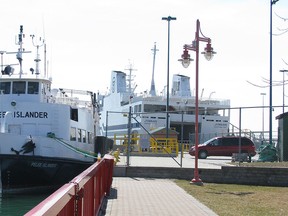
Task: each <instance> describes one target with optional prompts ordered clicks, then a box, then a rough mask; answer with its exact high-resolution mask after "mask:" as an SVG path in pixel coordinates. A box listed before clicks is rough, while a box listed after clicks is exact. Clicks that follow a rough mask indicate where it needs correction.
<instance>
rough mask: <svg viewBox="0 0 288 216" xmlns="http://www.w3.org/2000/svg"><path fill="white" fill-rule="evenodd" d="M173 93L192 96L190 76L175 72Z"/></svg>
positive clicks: (174, 94)
mask: <svg viewBox="0 0 288 216" xmlns="http://www.w3.org/2000/svg"><path fill="white" fill-rule="evenodd" d="M172 95H173V96H180V97H191V89H190V77H188V76H184V75H179V74H174V75H173V85H172Z"/></svg>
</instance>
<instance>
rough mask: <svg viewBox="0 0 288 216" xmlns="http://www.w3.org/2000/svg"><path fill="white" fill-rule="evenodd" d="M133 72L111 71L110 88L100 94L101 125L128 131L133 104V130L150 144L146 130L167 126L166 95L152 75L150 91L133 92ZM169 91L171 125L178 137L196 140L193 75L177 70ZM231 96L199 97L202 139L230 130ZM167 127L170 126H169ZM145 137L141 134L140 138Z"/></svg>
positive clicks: (107, 131)
mask: <svg viewBox="0 0 288 216" xmlns="http://www.w3.org/2000/svg"><path fill="white" fill-rule="evenodd" d="M131 71H132V70H130V74H128V75H126V73H124V72H122V71H112V73H111V83H110V91H109V93H108V94H106V95H98V98H99V104H100V113H101V120H100V128H101V133H102V135H103V136H107V137H111V138H113V137H114V136H115V135H118V136H121V135H123V134H126V135H127V131H128V128H127V125H128V118H127V116H128V115H127V114H128V112H129V107H130V106H131V111H132V112H131V113H132V117H133V118H132V120H131V127H130V129H131V134H138V135H140V141H139V142H140V143H139V144H140V146H141V147H142V148H145V149H146V148H147V147H149V143H148V139H147V131H148V132H150V131H153V130H155V129H157V128H161V127H166V124H167V121H166V118H167V112H166V106H167V95H166V94H165V93H164V94H163V93H162V94H161V95H157V94H156V91H155V84H154V81H153V77H152V84H151V91H150V92H149V93H146V94H137V93H135V92H134V90H135V88H133V86H132V84H131V80H132V78H131ZM170 92H171V94H170V95H169V108H168V113H169V117H168V128H171V129H173V130H176V131H177V132H178V140H179V141H180V140H183V141H184V142H189V143H190V144H192V145H193V144H194V139H195V96H193V95H192V93H191V88H190V78H189V77H188V76H184V75H180V74H174V75H173V80H172V89H171V91H170ZM229 108H230V100H219V99H212V98H211V95H210V96H209V98H202V97H200V98H199V142H201V143H202V142H204V141H206V140H208V139H210V138H212V137H214V136H219V135H226V134H227V133H228V132H229V131H228V130H229V118H230V116H229V114H230V113H229ZM166 128H167V127H166ZM141 137H142V138H141Z"/></svg>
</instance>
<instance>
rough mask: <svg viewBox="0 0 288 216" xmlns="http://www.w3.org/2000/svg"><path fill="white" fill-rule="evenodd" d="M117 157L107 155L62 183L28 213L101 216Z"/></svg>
mask: <svg viewBox="0 0 288 216" xmlns="http://www.w3.org/2000/svg"><path fill="white" fill-rule="evenodd" d="M113 167H114V157H113V156H111V155H105V156H104V158H102V159H101V160H100V161H99V162H96V163H94V164H93V165H92V166H90V167H89V168H88V169H86V170H85V171H83V172H82V173H81V174H79V175H78V176H76V177H75V178H74V179H73V180H72V181H70V182H69V183H67V184H65V185H63V186H62V187H61V188H59V189H58V190H57V191H55V192H54V193H53V194H51V195H50V196H49V197H48V198H46V199H45V200H44V201H42V202H41V203H39V204H38V205H37V206H35V207H34V208H33V209H32V210H30V211H29V212H27V213H26V214H25V216H32V215H33V216H35V215H41V216H42V215H43V216H45V215H47V216H51V215H57V216H66V215H71V216H72V215H75V216H76V215H77V216H82V215H83V216H85V215H98V213H99V211H100V207H101V204H102V202H103V200H104V197H105V195H109V193H110V188H111V185H112V176H113Z"/></svg>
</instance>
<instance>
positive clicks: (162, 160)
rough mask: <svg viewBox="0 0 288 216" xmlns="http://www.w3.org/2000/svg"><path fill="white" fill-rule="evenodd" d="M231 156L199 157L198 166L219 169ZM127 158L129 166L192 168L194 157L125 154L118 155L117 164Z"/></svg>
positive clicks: (229, 160)
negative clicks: (128, 155)
mask: <svg viewBox="0 0 288 216" xmlns="http://www.w3.org/2000/svg"><path fill="white" fill-rule="evenodd" d="M231 159H232V158H231V157H208V158H207V159H199V160H198V167H199V168H210V169H220V168H221V166H230V164H229V162H231ZM128 160H129V166H148V167H150V166H152V167H153V166H155V167H181V164H182V167H184V168H194V167H195V158H194V157H193V156H191V155H189V154H188V153H184V154H183V158H182V160H181V157H180V155H179V156H178V157H174V158H171V157H167V156H166V157H163V156H162V157H161V156H155V157H151V156H150V157H149V156H130V157H129V159H128V158H127V156H126V155H120V161H119V162H118V163H117V165H127V161H128Z"/></svg>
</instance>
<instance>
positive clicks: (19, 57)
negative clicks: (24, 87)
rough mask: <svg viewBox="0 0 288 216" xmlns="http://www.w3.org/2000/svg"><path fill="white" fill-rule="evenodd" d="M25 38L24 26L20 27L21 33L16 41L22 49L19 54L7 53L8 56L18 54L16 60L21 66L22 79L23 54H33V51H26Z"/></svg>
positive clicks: (19, 49)
mask: <svg viewBox="0 0 288 216" xmlns="http://www.w3.org/2000/svg"><path fill="white" fill-rule="evenodd" d="M24 37H25V35H24V34H23V25H20V33H19V34H18V42H17V41H16V42H15V44H16V45H19V46H20V47H19V48H18V51H17V52H6V53H7V54H15V53H16V58H17V59H18V61H19V64H20V73H19V75H20V78H21V76H22V74H23V68H22V61H23V58H22V54H23V53H31V51H25V49H24V48H23V38H24Z"/></svg>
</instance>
